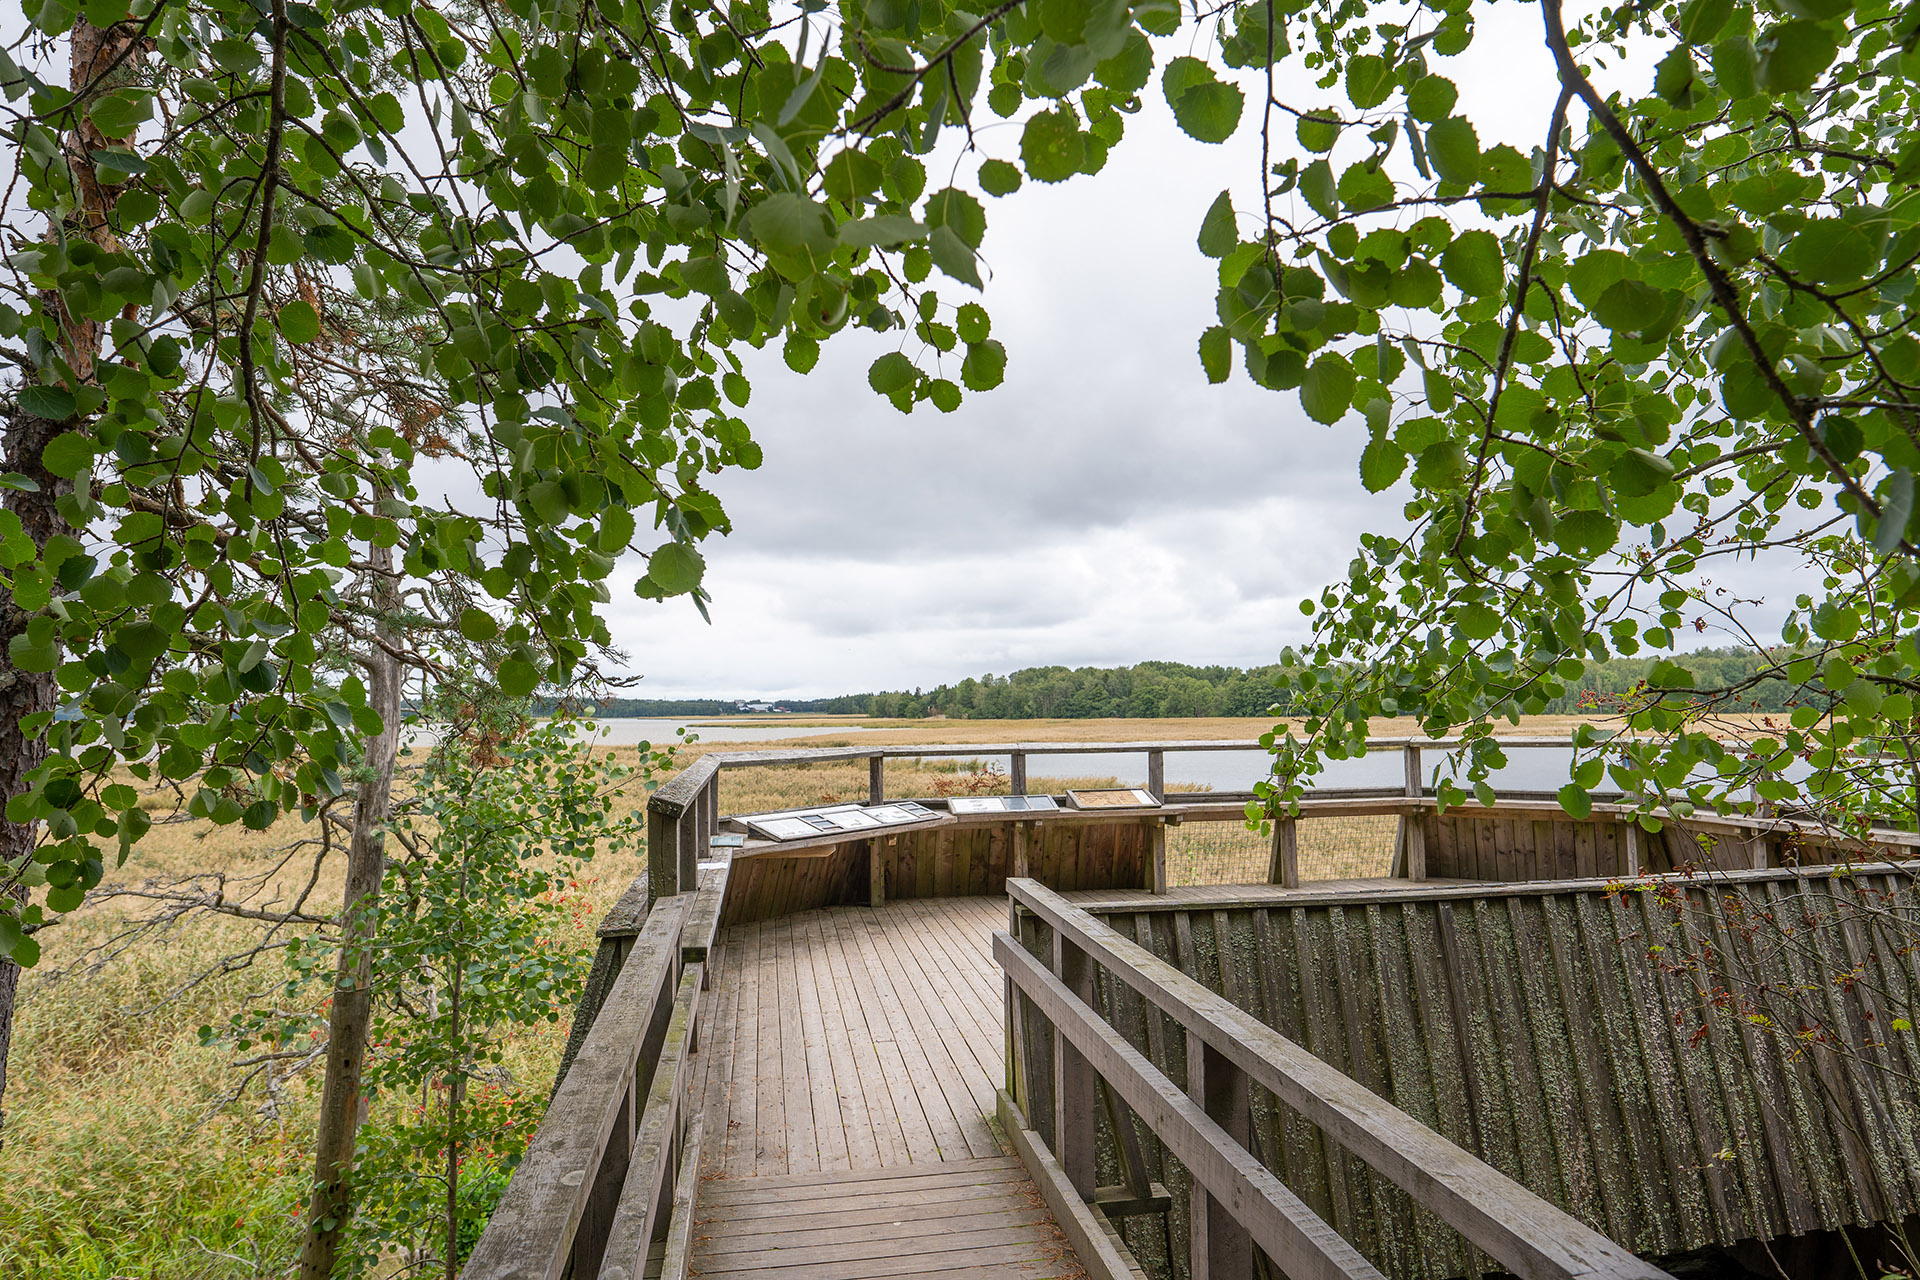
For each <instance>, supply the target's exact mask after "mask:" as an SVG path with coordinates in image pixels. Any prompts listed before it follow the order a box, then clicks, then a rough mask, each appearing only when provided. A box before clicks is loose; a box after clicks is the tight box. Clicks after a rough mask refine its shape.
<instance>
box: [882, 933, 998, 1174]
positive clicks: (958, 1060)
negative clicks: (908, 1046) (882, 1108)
mask: <svg viewBox="0 0 1920 1280" xmlns="http://www.w3.org/2000/svg"><path fill="white" fill-rule="evenodd" d="M903 905H904V906H907V907H910V906H911V904H903ZM869 910H871V909H869ZM872 914H873V915H874V917H875V918H876V924H877V926H878V927H876V928H875V929H873V930H871V931H870V932H869V933H868V935H867V937H868V940H869V941H870V942H871V943H872V944H873V946H874V949H875V954H876V955H880V956H884V957H886V959H885V960H884V961H883V962H882V963H885V964H887V965H888V966H889V974H894V973H898V974H901V975H905V976H907V977H908V978H910V980H909V981H903V982H898V983H895V988H896V990H897V991H898V992H899V995H900V1002H901V1005H902V1007H903V1008H904V1009H905V1010H907V1011H908V1014H909V1016H910V1017H912V1018H913V1020H914V1025H915V1026H916V1027H918V1028H923V1029H925V1031H927V1032H928V1034H924V1035H921V1036H920V1037H918V1039H919V1042H920V1046H921V1048H922V1050H923V1051H924V1053H925V1057H926V1061H927V1064H928V1068H929V1072H930V1076H929V1077H927V1078H925V1079H922V1080H920V1081H918V1082H917V1087H920V1088H921V1089H922V1097H923V1098H924V1097H925V1086H928V1085H931V1086H932V1087H933V1088H936V1089H938V1090H939V1092H940V1093H941V1094H943V1095H944V1096H945V1098H946V1100H947V1105H948V1107H949V1108H950V1109H951V1111H952V1115H953V1117H954V1120H955V1121H956V1123H957V1127H958V1129H959V1135H960V1141H961V1143H962V1144H963V1145H962V1146H961V1147H959V1148H955V1149H952V1150H948V1149H947V1148H945V1147H944V1146H943V1148H942V1150H943V1153H944V1154H945V1156H946V1158H948V1159H954V1158H960V1157H963V1156H967V1155H971V1156H988V1155H998V1154H1000V1144H999V1142H998V1141H997V1140H996V1139H995V1138H994V1136H993V1130H992V1128H991V1127H990V1126H989V1125H988V1124H987V1116H988V1115H989V1114H990V1113H991V1111H992V1108H991V1106H990V1105H988V1099H989V1098H990V1097H991V1094H990V1093H986V1094H984V1095H983V1090H982V1088H981V1087H980V1082H981V1078H982V1076H983V1075H984V1073H982V1072H981V1071H980V1070H979V1069H978V1067H977V1066H975V1065H974V1064H973V1056H972V1054H971V1052H969V1051H968V1050H967V1049H966V1048H965V1047H964V1044H958V1045H957V1044H956V1041H961V1040H962V1039H963V1037H962V1036H961V1035H960V1032H959V1029H958V1026H957V1025H956V1023H955V1011H954V1010H951V1009H949V1008H948V1007H947V1005H948V1001H947V999H943V998H937V997H935V996H934V994H933V993H934V992H935V991H936V990H950V988H949V987H948V986H947V982H946V975H944V974H941V973H939V971H938V967H937V966H930V965H928V964H926V963H925V962H924V961H923V960H921V959H920V958H919V957H918V956H917V955H916V954H915V952H914V949H913V947H912V945H911V944H910V943H909V942H907V941H906V939H905V938H904V936H903V933H902V930H903V929H904V928H907V927H909V925H908V917H907V916H906V914H905V911H904V910H903V911H887V910H886V909H885V908H882V909H880V910H879V911H873V912H872ZM929 1042H931V1043H929ZM969 1077H972V1083H971V1084H970V1083H969Z"/></svg>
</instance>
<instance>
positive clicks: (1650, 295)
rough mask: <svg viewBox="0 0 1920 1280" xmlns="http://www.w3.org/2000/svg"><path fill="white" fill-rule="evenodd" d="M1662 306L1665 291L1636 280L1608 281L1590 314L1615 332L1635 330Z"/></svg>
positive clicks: (1653, 318)
mask: <svg viewBox="0 0 1920 1280" xmlns="http://www.w3.org/2000/svg"><path fill="white" fill-rule="evenodd" d="M1665 310H1666V295H1665V294H1664V293H1663V292H1662V291H1661V290H1659V289H1656V288H1654V287H1653V286H1652V285H1648V284H1642V283H1641V282H1640V281H1638V280H1620V281H1617V282H1616V283H1614V284H1613V285H1610V286H1609V287H1608V289H1607V291H1606V292H1605V293H1603V294H1601V295H1600V300H1599V302H1597V303H1595V304H1594V308H1593V318H1594V319H1595V320H1598V321H1599V322H1600V323H1601V324H1603V325H1605V326H1607V328H1609V329H1612V330H1614V331H1615V332H1618V333H1638V332H1639V331H1640V330H1642V329H1644V328H1646V327H1647V326H1649V325H1651V324H1653V323H1654V322H1655V321H1656V320H1658V319H1659V318H1660V316H1661V314H1662V313H1663V312H1664V311H1665Z"/></svg>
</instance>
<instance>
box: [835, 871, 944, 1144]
mask: <svg viewBox="0 0 1920 1280" xmlns="http://www.w3.org/2000/svg"><path fill="white" fill-rule="evenodd" d="M898 909H899V908H898V906H897V905H895V904H889V905H888V906H885V907H869V908H867V910H868V911H870V912H873V913H875V914H883V913H886V912H888V911H889V910H898ZM855 923H856V927H855V929H854V942H855V945H856V948H857V951H858V953H859V955H860V957H861V962H862V963H863V964H864V965H865V966H866V970H867V975H868V978H869V980H870V981H871V982H872V983H873V987H874V990H875V991H876V992H877V993H879V996H880V1002H881V1006H882V1008H883V1009H884V1010H885V1011H886V1016H887V1024H888V1026H889V1027H890V1028H891V1029H892V1032H893V1043H894V1044H895V1046H896V1047H898V1049H899V1050H900V1056H901V1060H902V1062H903V1063H904V1065H905V1067H906V1073H907V1083H908V1086H909V1087H910V1088H911V1089H912V1090H913V1096H914V1098H915V1099H916V1100H917V1101H918V1104H919V1106H920V1109H921V1111H922V1113H923V1114H925V1116H926V1118H927V1124H928V1127H929V1128H931V1129H932V1131H933V1138H934V1142H935V1144H936V1145H937V1147H938V1150H939V1157H938V1158H940V1159H943V1160H953V1159H964V1158H966V1157H967V1156H968V1155H970V1154H973V1153H972V1152H971V1150H970V1148H969V1147H968V1145H967V1139H966V1132H965V1130H964V1129H963V1128H962V1127H961V1126H962V1123H963V1118H964V1117H965V1115H966V1110H965V1104H966V1091H965V1090H964V1089H961V1090H959V1094H960V1098H961V1102H962V1107H961V1109H958V1110H956V1108H955V1106H954V1103H953V1098H952V1097H951V1096H950V1095H949V1093H948V1091H947V1090H946V1089H944V1088H942V1087H941V1073H940V1072H939V1070H938V1069H937V1066H936V1064H938V1063H945V1062H947V1061H948V1060H949V1059H948V1054H947V1050H946V1046H945V1045H943V1044H941V1043H940V1042H939V1038H938V1036H937V1035H935V1034H934V1029H933V1027H932V1026H931V1025H930V1024H929V1023H928V1021H927V1019H926V1017H925V1012H924V1010H923V1009H922V1008H921V1005H920V1001H919V998H918V997H917V996H916V995H915V993H914V983H915V982H916V981H917V980H918V979H919V976H920V975H919V974H918V973H911V974H903V975H902V979H901V980H900V981H895V980H894V975H895V973H896V972H898V971H899V963H898V961H897V960H896V958H895V957H894V956H893V954H892V948H891V947H889V946H886V945H885V938H884V931H883V930H880V929H876V928H873V927H870V925H869V924H868V923H867V922H855ZM923 1031H924V1032H925V1033H926V1034H925V1035H924V1036H923V1035H922V1032H923ZM929 1040H932V1041H933V1042H934V1043H932V1044H931V1045H930V1044H928V1043H927V1041H929Z"/></svg>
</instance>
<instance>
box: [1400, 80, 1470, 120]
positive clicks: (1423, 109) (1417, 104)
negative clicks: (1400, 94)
mask: <svg viewBox="0 0 1920 1280" xmlns="http://www.w3.org/2000/svg"><path fill="white" fill-rule="evenodd" d="M1459 97H1460V91H1459V90H1458V89H1456V88H1455V87H1454V84H1453V81H1451V80H1448V79H1447V78H1446V77H1444V76H1421V77H1420V78H1419V79H1418V80H1415V81H1414V82H1413V88H1411V89H1409V90H1407V113H1408V114H1409V115H1411V116H1412V117H1413V118H1414V119H1415V120H1418V121H1420V122H1422V123H1423V124H1431V123H1434V122H1436V121H1439V120H1444V119H1446V118H1447V117H1448V116H1449V115H1451V114H1452V113H1453V104H1454V103H1455V102H1456V101H1458V100H1459Z"/></svg>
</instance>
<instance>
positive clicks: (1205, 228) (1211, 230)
mask: <svg viewBox="0 0 1920 1280" xmlns="http://www.w3.org/2000/svg"><path fill="white" fill-rule="evenodd" d="M1199 243H1200V252H1201V253H1204V254H1206V255H1207V256H1208V257H1209V258H1224V257H1226V256H1227V254H1229V253H1231V252H1232V251H1233V246H1234V245H1236V244H1238V243H1240V228H1239V224H1238V223H1236V222H1235V221H1234V216H1233V197H1232V196H1231V195H1230V194H1228V193H1227V192H1225V191H1222V192H1221V193H1220V194H1219V195H1217V196H1215V197H1214V199H1213V203H1212V204H1211V205H1209V206H1208V207H1207V216H1206V217H1204V218H1202V219H1201V220H1200V240H1199Z"/></svg>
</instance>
